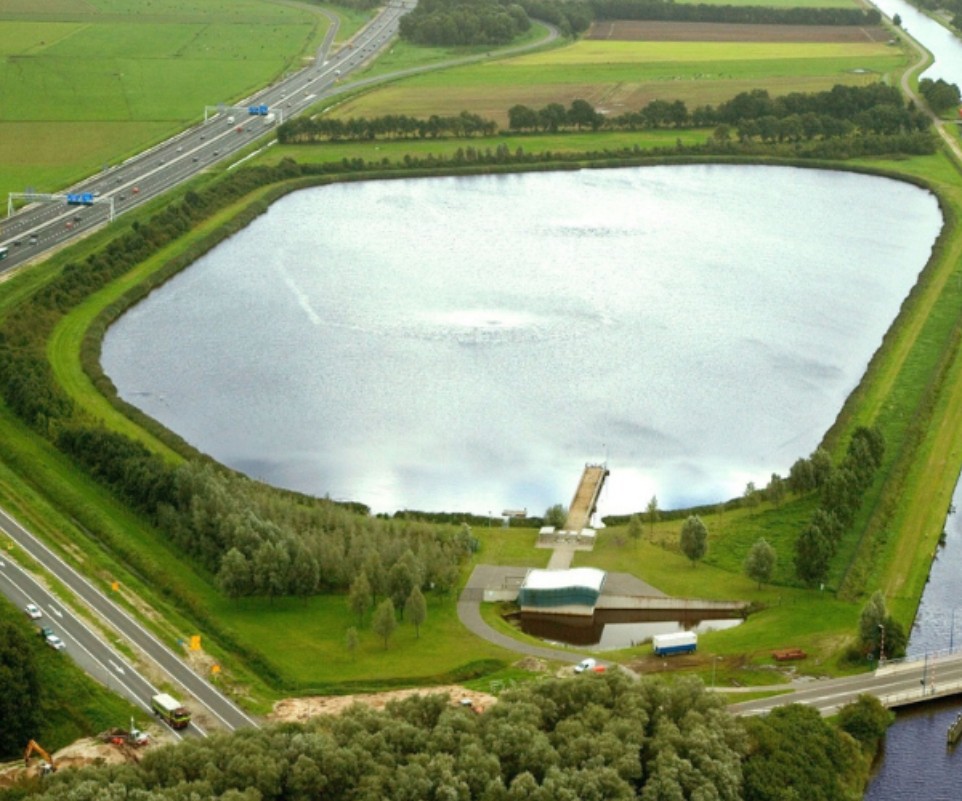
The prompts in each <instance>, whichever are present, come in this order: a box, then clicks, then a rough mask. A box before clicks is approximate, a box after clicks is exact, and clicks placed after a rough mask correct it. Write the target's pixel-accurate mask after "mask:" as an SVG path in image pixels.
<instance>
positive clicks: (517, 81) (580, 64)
mask: <svg viewBox="0 0 962 801" xmlns="http://www.w3.org/2000/svg"><path fill="white" fill-rule="evenodd" d="M907 63H908V62H907V58H906V55H905V53H904V51H903V50H902V49H900V48H898V47H892V46H889V45H886V44H883V43H878V42H865V43H862V44H852V43H826V42H624V41H601V40H582V41H576V42H574V43H571V44H568V45H567V46H565V47H560V48H553V49H548V50H544V51H540V52H535V53H530V54H527V55H520V56H516V57H513V58H508V59H502V60H499V61H492V62H485V63H481V64H472V65H469V66H464V67H456V68H453V69H448V70H443V71H439V72H431V73H425V74H423V75H417V76H413V77H410V78H405V79H403V80H399V81H396V82H393V83H391V84H389V85H387V86H383V87H380V88H378V89H377V90H375V91H371V92H368V93H366V94H362V95H359V96H357V97H355V98H352V99H350V100H347V101H345V102H343V103H341V104H339V105H338V106H337V107H336V108H335V109H334V110H333V111H332V114H333V115H334V116H338V117H378V116H381V115H384V114H409V115H411V116H415V117H428V116H430V115H431V114H458V113H460V112H461V111H465V110H467V111H470V112H472V113H474V114H480V115H481V116H482V117H485V118H488V119H493V120H495V121H497V122H498V123H499V124H501V125H506V124H507V113H508V109H509V108H511V106H513V105H515V104H517V103H521V104H523V105H528V106H533V107H536V108H537V107H541V106H544V105H547V104H548V103H561V104H562V105H564V106H568V105H569V104H570V103H571V101H572V100H575V99H578V98H581V99H584V100H587V101H588V102H589V103H591V104H592V105H594V106H595V107H596V108H599V109H604V110H605V111H606V112H608V113H610V114H618V113H620V112H621V111H623V110H635V109H638V108H640V107H642V106H644V105H646V104H647V103H648V102H650V101H652V100H656V99H661V100H669V101H674V100H682V101H684V102H685V103H686V104H687V106H688V107H689V109H694V108H696V107H697V106H701V105H706V104H712V105H717V104H718V103H721V102H723V101H725V100H728V99H730V98H732V97H734V96H735V95H737V94H738V93H739V92H746V91H751V90H753V89H767V90H768V91H769V92H770V93H771V94H772V95H782V94H787V93H789V92H796V91H797V92H813V91H821V90H825V89H830V88H831V87H832V86H834V85H835V84H839V83H842V84H852V85H864V84H866V83H872V82H875V81H877V80H880V79H886V78H889V79H891V78H892V77H893V76H897V75H898V74H900V73H901V71H902V70H903V69H904V68H905V66H906V64H907Z"/></svg>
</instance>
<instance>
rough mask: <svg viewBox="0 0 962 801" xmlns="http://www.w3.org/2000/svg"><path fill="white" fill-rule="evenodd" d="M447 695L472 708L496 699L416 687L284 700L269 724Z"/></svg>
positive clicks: (468, 692) (453, 688) (458, 690)
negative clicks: (415, 697)
mask: <svg viewBox="0 0 962 801" xmlns="http://www.w3.org/2000/svg"><path fill="white" fill-rule="evenodd" d="M438 693H442V694H446V695H447V696H448V697H449V698H450V699H451V703H452V704H460V703H461V702H462V700H463V699H469V700H470V701H471V703H472V704H473V705H474V706H475V708H487V707H489V706H491V704H493V703H494V702H495V701H496V700H497V699H496V698H495V697H494V696H493V695H488V694H487V693H477V692H474V691H473V690H469V689H467V688H466V687H462V686H460V685H458V684H450V685H446V686H444V687H416V688H412V689H408V690H391V691H388V692H383V693H370V694H366V695H315V696H311V697H308V698H284V699H282V700H280V701H278V702H277V703H276V704H274V709H273V711H272V712H271V713H270V714H269V715H268V716H267V719H268V720H269V721H272V722H280V721H284V722H288V721H306V720H309V719H310V718H313V717H317V716H318V715H339V714H340V713H341V712H343V711H344V710H345V709H347V708H348V707H350V706H351V705H353V704H366V705H367V706H370V707H372V708H373V709H384V707H385V706H387V704H388V702H390V701H400V700H402V699H404V698H410V697H411V696H412V695H435V694H438Z"/></svg>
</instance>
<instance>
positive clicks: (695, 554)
mask: <svg viewBox="0 0 962 801" xmlns="http://www.w3.org/2000/svg"><path fill="white" fill-rule="evenodd" d="M680 543H681V552H682V553H683V554H685V556H687V557H688V558H689V559H690V560H691V563H692V565H694V564H696V563H697V562H698V560H699V559H701V558H702V557H703V556H704V555H705V554H706V553H707V552H708V529H707V528H705V524H704V523H703V522H702V520H701V518H700V517H699V516H698V515H691V516H690V517H689V518H688V519H687V520H686V521H685V522H684V524H683V525H682V527H681V537H680Z"/></svg>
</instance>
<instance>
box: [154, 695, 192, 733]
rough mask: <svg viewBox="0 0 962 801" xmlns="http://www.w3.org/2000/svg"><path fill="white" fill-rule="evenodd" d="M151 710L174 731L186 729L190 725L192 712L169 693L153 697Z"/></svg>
mask: <svg viewBox="0 0 962 801" xmlns="http://www.w3.org/2000/svg"><path fill="white" fill-rule="evenodd" d="M150 708H151V709H152V710H154V714H155V715H157V716H158V717H159V718H161V720H163V721H164V722H165V723H166V724H167V725H168V726H170V727H171V728H172V729H186V728H187V726H188V724H189V723H190V710H188V709H187V708H186V707H185V706H184V705H183V704H182V703H181V702H180V701H178V700H177V699H176V698H174V697H173V696H171V695H168V694H167V693H159V694H157V695H154V696H152V697H151V699H150Z"/></svg>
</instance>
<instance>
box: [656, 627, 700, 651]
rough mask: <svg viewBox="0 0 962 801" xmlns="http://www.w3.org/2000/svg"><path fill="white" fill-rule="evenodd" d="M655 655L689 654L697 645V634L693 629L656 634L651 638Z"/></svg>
mask: <svg viewBox="0 0 962 801" xmlns="http://www.w3.org/2000/svg"><path fill="white" fill-rule="evenodd" d="M651 645H652V649H653V650H654V652H655V656H671V655H672V654H690V653H693V652H694V651H695V649H696V648H697V647H698V635H697V634H695V632H693V631H676V632H674V633H672V634H656V635H655V636H654V637H652V638H651Z"/></svg>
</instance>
